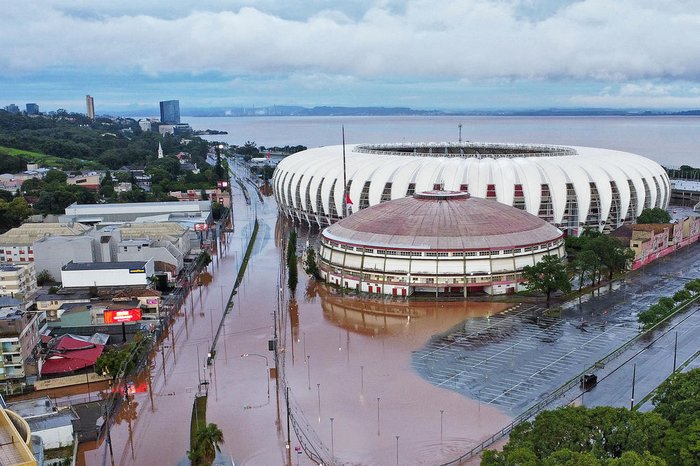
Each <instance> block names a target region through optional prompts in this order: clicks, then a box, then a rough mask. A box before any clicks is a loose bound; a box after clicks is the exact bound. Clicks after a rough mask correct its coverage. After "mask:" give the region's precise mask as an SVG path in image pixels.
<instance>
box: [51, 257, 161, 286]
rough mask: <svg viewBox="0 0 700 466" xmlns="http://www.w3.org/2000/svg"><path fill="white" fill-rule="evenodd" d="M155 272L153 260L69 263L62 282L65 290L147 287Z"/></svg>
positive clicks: (63, 271)
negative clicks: (93, 287)
mask: <svg viewBox="0 0 700 466" xmlns="http://www.w3.org/2000/svg"><path fill="white" fill-rule="evenodd" d="M154 272H155V270H154V268H153V259H149V260H147V261H137V262H134V261H131V262H93V263H89V262H88V263H85V262H82V263H80V262H78V263H76V262H69V263H67V264H66V265H64V266H63V267H62V269H61V282H62V283H63V287H64V288H89V287H92V286H96V287H101V286H141V287H146V286H148V285H149V277H151V276H153V274H154Z"/></svg>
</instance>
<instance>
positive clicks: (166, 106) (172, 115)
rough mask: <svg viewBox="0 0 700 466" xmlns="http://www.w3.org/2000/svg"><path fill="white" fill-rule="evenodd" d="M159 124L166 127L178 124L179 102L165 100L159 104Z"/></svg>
mask: <svg viewBox="0 0 700 466" xmlns="http://www.w3.org/2000/svg"><path fill="white" fill-rule="evenodd" d="M160 122H161V123H165V124H168V125H176V124H180V101H179V100H165V101H163V102H161V103H160Z"/></svg>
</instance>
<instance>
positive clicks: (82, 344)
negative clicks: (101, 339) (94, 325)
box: [41, 335, 104, 375]
mask: <svg viewBox="0 0 700 466" xmlns="http://www.w3.org/2000/svg"><path fill="white" fill-rule="evenodd" d="M102 351H104V345H103V344H99V343H93V342H90V341H86V340H83V339H79V338H76V337H75V336H73V335H61V336H60V337H58V339H57V340H56V343H55V345H53V346H52V348H51V350H50V351H49V354H48V355H47V356H46V359H45V360H44V365H43V366H42V367H41V374H42V375H54V374H65V373H68V372H74V371H77V370H80V369H84V368H86V367H90V366H92V365H93V364H95V362H96V361H97V358H99V357H100V355H101V354H102Z"/></svg>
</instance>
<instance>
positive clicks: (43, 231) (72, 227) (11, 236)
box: [0, 223, 92, 246]
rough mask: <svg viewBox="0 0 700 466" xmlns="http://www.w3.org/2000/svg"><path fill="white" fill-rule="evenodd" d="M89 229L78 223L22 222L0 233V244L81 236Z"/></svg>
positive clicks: (29, 242) (26, 242)
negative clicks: (54, 237)
mask: <svg viewBox="0 0 700 466" xmlns="http://www.w3.org/2000/svg"><path fill="white" fill-rule="evenodd" d="M91 229H92V227H89V226H86V225H81V224H79V223H74V224H65V223H24V224H22V225H20V226H18V227H17V228H13V229H11V230H9V231H7V232H6V233H3V234H2V235H0V245H3V246H8V245H16V244H32V243H34V242H35V241H37V240H38V239H41V238H44V237H45V236H81V235H84V234H86V233H87V232H88V231H90V230H91Z"/></svg>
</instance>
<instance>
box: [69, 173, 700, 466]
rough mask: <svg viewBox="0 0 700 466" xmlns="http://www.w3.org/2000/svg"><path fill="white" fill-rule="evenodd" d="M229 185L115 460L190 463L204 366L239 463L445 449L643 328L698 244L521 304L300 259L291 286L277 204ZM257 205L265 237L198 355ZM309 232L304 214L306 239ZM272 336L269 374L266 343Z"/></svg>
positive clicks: (381, 458)
mask: <svg viewBox="0 0 700 466" xmlns="http://www.w3.org/2000/svg"><path fill="white" fill-rule="evenodd" d="M232 185H233V187H234V206H235V207H234V216H235V223H236V229H235V233H233V234H230V235H229V238H228V240H227V242H226V244H225V245H223V246H222V247H221V249H220V250H221V256H220V257H217V258H216V259H215V261H214V263H213V264H212V265H211V266H210V272H211V273H212V276H213V279H212V282H211V283H209V284H208V285H207V286H203V287H202V288H201V289H195V290H194V292H193V293H192V294H191V296H190V297H188V299H187V304H186V306H185V308H184V309H183V310H182V311H181V313H180V315H179V316H178V317H177V320H176V321H175V323H174V325H173V327H172V331H171V332H170V333H169V335H168V336H167V339H166V340H165V341H164V342H163V344H162V345H161V346H160V351H159V352H158V353H155V354H154V355H153V356H152V359H151V364H150V366H149V368H150V371H146V372H145V373H144V374H142V375H141V378H140V379H139V381H137V382H138V383H137V386H138V387H142V388H143V387H148V386H149V383H150V386H151V387H152V390H150V391H149V390H148V389H147V388H145V389H143V390H142V391H139V392H137V393H136V395H135V396H134V399H133V401H132V402H131V403H129V404H126V405H125V407H124V409H123V412H121V413H119V414H118V415H117V418H116V420H115V423H114V424H113V425H112V429H111V436H112V443H113V446H114V449H113V450H114V464H119V465H126V464H164V465H167V464H186V463H187V461H186V459H185V455H186V451H187V449H188V448H189V426H190V414H191V408H192V402H193V399H194V396H195V394H197V393H198V391H201V390H202V389H203V387H205V386H203V385H200V382H201V381H203V380H206V381H207V382H208V384H207V385H206V387H208V392H209V398H208V408H207V421H208V422H214V423H216V424H217V425H218V426H219V428H220V429H221V430H222V432H223V434H224V444H223V445H222V450H223V453H224V454H223V456H222V457H230V458H232V459H233V461H234V462H235V464H236V465H238V466H241V465H282V464H305V465H308V464H316V463H314V462H312V460H311V459H310V458H309V456H307V453H310V454H311V456H314V457H315V458H322V459H323V460H324V464H348V465H386V464H396V463H398V464H402V465H403V464H411V465H413V464H416V465H417V464H426V465H428V464H439V463H441V462H446V461H449V460H451V459H453V458H455V457H457V456H459V455H460V454H462V453H463V452H464V451H466V450H468V449H469V448H471V447H472V446H474V445H476V444H478V443H480V442H481V441H482V440H483V439H485V438H487V437H489V436H490V435H491V434H492V433H493V432H495V431H497V430H500V429H501V428H502V427H503V426H505V425H507V424H508V423H509V422H510V420H511V419H510V416H514V415H516V414H518V413H519V412H521V411H522V410H523V409H524V408H526V407H527V406H529V405H531V404H532V403H533V402H535V401H536V400H538V399H539V398H540V397H542V396H543V395H544V394H546V393H547V391H549V390H552V389H553V388H555V387H557V386H558V385H559V384H560V383H561V382H563V381H564V380H566V379H567V378H568V377H570V374H572V373H576V372H577V371H580V370H582V369H583V368H584V367H585V366H586V365H590V364H591V363H592V362H594V361H595V360H596V359H598V358H599V356H600V355H602V354H605V353H606V352H608V351H609V350H610V349H611V348H615V347H617V346H619V345H620V344H621V343H622V342H623V341H624V340H626V339H628V338H629V337H630V336H631V335H633V334H634V333H636V331H637V323H636V317H635V315H636V312H637V311H639V310H641V309H645V308H646V307H647V306H648V305H650V304H652V303H653V302H655V301H656V296H658V295H668V294H672V293H673V291H675V290H676V289H678V288H680V287H682V286H683V282H684V280H685V279H687V278H690V277H696V276H698V274H699V273H700V272H699V268H698V264H699V263H700V259H699V255H698V254H697V252H698V250H700V249H698V246H697V245H696V246H693V247H692V248H689V249H688V250H686V251H681V252H680V253H677V254H675V255H673V256H669V257H667V258H664V259H663V260H662V262H661V263H659V264H654V265H652V266H651V267H649V268H648V269H647V271H644V272H636V273H634V274H632V275H630V277H629V279H627V280H626V282H625V283H624V284H622V285H619V286H618V285H616V286H615V287H614V288H616V289H613V290H607V289H605V290H601V291H600V292H596V294H595V295H593V296H591V295H587V296H585V297H583V298H582V299H581V302H580V303H579V302H578V301H577V302H574V303H570V304H568V305H565V306H564V307H563V310H562V311H561V313H553V312H551V311H546V310H544V309H542V308H539V307H536V306H531V305H524V304H523V305H519V306H517V305H515V306H514V305H511V304H509V305H501V304H495V303H476V302H464V301H430V300H429V301H401V300H398V301H395V300H392V299H391V298H388V299H369V298H358V297H352V296H341V295H338V294H335V293H334V292H333V291H332V290H328V289H326V288H325V287H323V286H318V285H315V284H309V282H308V280H307V278H306V276H305V274H304V273H303V271H301V267H300V274H299V285H298V287H297V293H296V296H295V298H292V297H291V296H290V294H289V292H288V289H287V287H286V283H285V282H286V279H285V278H284V273H283V270H284V269H283V267H280V265H281V264H282V265H283V258H284V254H283V252H282V245H283V244H284V243H285V241H286V238H287V231H288V228H289V225H288V224H287V222H285V221H283V220H281V219H278V216H277V208H276V205H275V203H274V200H273V199H272V198H269V197H266V198H264V203H261V202H260V199H258V198H257V197H256V196H251V204H250V205H248V204H246V202H245V200H244V198H243V196H242V194H241V193H240V190H239V188H238V186H237V184H236V183H232ZM255 215H257V217H258V219H259V220H260V230H259V233H258V240H257V241H256V243H255V247H254V249H253V254H252V257H251V260H250V262H249V264H248V269H247V271H246V274H245V278H244V280H243V283H242V284H241V286H240V288H239V292H238V293H237V294H236V296H235V297H234V308H233V310H232V311H231V312H230V313H229V314H228V315H226V318H225V320H224V322H225V326H224V328H223V331H222V333H221V337H220V339H219V341H218V343H217V346H216V356H215V358H214V360H213V364H212V365H209V366H207V365H206V353H207V351H208V349H209V347H210V345H211V341H212V336H213V335H214V334H215V332H216V330H217V325H218V323H219V321H220V320H221V318H222V308H223V303H224V301H225V300H227V299H228V296H229V293H230V291H231V289H232V287H233V283H234V280H235V276H236V273H237V270H238V264H239V261H240V259H241V255H242V251H244V249H245V246H246V243H247V238H248V237H249V236H250V232H251V231H252V219H253V218H254V217H255ZM313 235H314V233H309V232H307V231H305V230H299V236H300V239H299V250H300V252H301V250H302V249H303V246H304V245H305V244H306V241H307V239H308V240H312V239H313ZM699 314H700V313H699ZM275 316H277V317H278V319H277V321H275ZM275 337H277V341H278V350H279V352H278V354H279V359H278V367H277V374H276V375H277V378H275V377H274V376H275V374H274V373H273V372H274V371H271V369H275V358H274V353H272V352H270V351H268V342H269V341H270V340H273V339H275ZM679 340H683V341H687V345H688V347H689V348H690V347H691V346H692V345H693V344H695V345H696V346H697V343H693V342H692V339H690V338H688V339H687V340H686V339H685V338H681V337H680V336H679ZM149 380H150V382H149ZM285 380H286V386H287V387H288V388H289V399H290V408H291V414H292V416H291V419H290V426H291V428H292V432H291V435H290V439H291V444H290V445H289V447H290V448H289V449H288V448H287V415H286V413H287V411H286V404H285V389H284V386H285V384H284V381H285ZM278 382H279V383H278ZM601 388H602V385H601ZM601 391H602V390H601ZM83 396H84V395H83ZM93 396H94V394H93ZM591 396H592V394H591ZM93 448H94V449H93V450H90V451H84V452H83V451H82V450H81V452H80V455H79V460H81V461H84V463H85V464H90V465H101V464H109V463H110V455H109V453H108V449H107V448H106V445H105V442H98V444H97V445H93ZM302 448H303V449H305V452H302V454H297V449H302Z"/></svg>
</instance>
